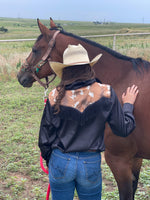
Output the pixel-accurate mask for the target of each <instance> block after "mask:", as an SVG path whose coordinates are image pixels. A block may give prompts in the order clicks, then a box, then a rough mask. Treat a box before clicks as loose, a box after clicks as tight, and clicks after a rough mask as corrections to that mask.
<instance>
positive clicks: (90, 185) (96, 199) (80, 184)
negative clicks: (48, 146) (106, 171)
mask: <svg viewBox="0 0 150 200" xmlns="http://www.w3.org/2000/svg"><path fill="white" fill-rule="evenodd" d="M100 165H101V154H100V153H98V152H71V153H62V152H61V151H60V150H58V149H54V150H53V152H52V154H51V158H50V161H49V181H50V186H51V192H52V200H73V197H74V191H75V189H76V190H77V193H78V196H79V199H80V200H101V190H102V176H101V166H100Z"/></svg>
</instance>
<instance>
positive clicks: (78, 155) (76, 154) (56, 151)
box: [52, 149, 101, 158]
mask: <svg viewBox="0 0 150 200" xmlns="http://www.w3.org/2000/svg"><path fill="white" fill-rule="evenodd" d="M52 152H53V153H54V154H57V155H60V156H64V157H65V156H71V157H75V158H88V157H95V156H99V155H101V154H100V152H95V151H84V152H69V153H63V152H62V151H61V150H59V149H53V151H52Z"/></svg>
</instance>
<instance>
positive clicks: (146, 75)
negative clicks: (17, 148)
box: [17, 19, 150, 200]
mask: <svg viewBox="0 0 150 200" xmlns="http://www.w3.org/2000/svg"><path fill="white" fill-rule="evenodd" d="M37 22H38V26H39V29H40V32H41V35H40V36H39V37H38V38H37V40H36V42H35V44H34V46H33V48H32V51H31V53H30V54H29V56H28V57H27V59H26V61H25V63H24V64H23V65H22V67H21V69H20V71H19V72H18V74H17V77H18V81H19V82H20V84H21V85H23V86H24V87H31V86H32V84H33V82H34V81H36V80H37V81H39V82H40V83H41V84H42V85H43V86H44V87H45V88H46V87H47V86H48V83H47V84H45V83H42V82H41V80H40V79H42V78H44V77H47V76H51V75H52V74H54V72H53V71H52V69H51V67H50V65H49V60H52V61H57V62H61V63H62V62H63V60H62V57H63V56H62V55H63V52H64V50H65V49H66V48H67V47H68V45H69V44H72V45H78V44H81V45H82V46H84V48H85V49H86V50H87V51H88V53H89V58H90V60H91V59H92V58H94V57H95V56H96V55H98V54H100V53H102V57H101V59H100V60H99V62H98V63H97V64H96V65H95V66H94V70H95V74H96V77H97V78H98V79H100V80H101V81H102V83H105V84H110V85H111V86H112V87H113V88H114V89H115V91H116V93H117V96H118V98H119V99H120V101H121V94H122V93H123V92H124V91H125V90H126V88H127V87H128V86H131V85H132V84H135V85H137V86H138V88H139V91H140V92H139V95H138V97H137V100H136V103H135V108H134V116H135V119H136V129H135V130H134V131H133V132H132V133H131V134H130V135H129V136H128V137H126V138H122V137H118V136H116V135H115V134H113V133H112V131H111V130H110V128H109V127H108V125H106V130H105V147H106V150H105V160H106V162H107V164H108V165H109V167H110V169H111V171H112V173H113V175H114V177H115V180H116V182H117V185H118V190H119V197H120V200H134V196H135V192H136V189H137V185H138V179H139V174H140V169H141V165H142V159H150V112H149V106H150V63H149V62H148V61H145V60H142V59H141V58H132V57H128V56H124V55H122V54H120V53H118V52H116V51H113V50H111V49H109V48H107V47H105V46H102V45H100V44H98V43H95V42H93V41H91V40H88V39H85V38H82V37H79V36H77V35H74V34H71V33H68V32H65V31H64V30H60V29H59V28H58V27H57V26H56V24H55V23H54V21H53V20H52V19H51V20H50V29H48V28H47V27H46V26H44V25H43V24H42V23H41V22H40V20H39V19H38V20H37Z"/></svg>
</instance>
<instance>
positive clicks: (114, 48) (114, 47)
mask: <svg viewBox="0 0 150 200" xmlns="http://www.w3.org/2000/svg"><path fill="white" fill-rule="evenodd" d="M113 50H116V35H114V37H113Z"/></svg>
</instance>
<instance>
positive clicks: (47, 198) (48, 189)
mask: <svg viewBox="0 0 150 200" xmlns="http://www.w3.org/2000/svg"><path fill="white" fill-rule="evenodd" d="M47 91H48V89H45V91H44V97H43V99H44V106H45V105H46V102H47ZM40 166H41V169H42V170H43V172H45V173H46V174H48V170H47V169H45V167H44V165H43V158H42V156H41V154H40ZM50 191H51V188H50V184H48V188H47V194H46V200H49V195H50Z"/></svg>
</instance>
